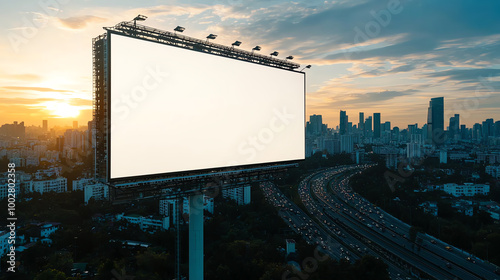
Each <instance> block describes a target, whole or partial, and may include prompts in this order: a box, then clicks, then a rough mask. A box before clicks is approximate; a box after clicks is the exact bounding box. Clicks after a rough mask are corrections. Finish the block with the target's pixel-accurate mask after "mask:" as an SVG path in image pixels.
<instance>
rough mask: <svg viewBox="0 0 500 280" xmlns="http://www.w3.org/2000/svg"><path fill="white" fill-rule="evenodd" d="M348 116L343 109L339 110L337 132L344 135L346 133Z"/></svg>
mask: <svg viewBox="0 0 500 280" xmlns="http://www.w3.org/2000/svg"><path fill="white" fill-rule="evenodd" d="M348 122H349V121H348V116H347V114H346V112H345V111H342V110H340V124H339V134H340V135H344V134H346V133H347V123H348Z"/></svg>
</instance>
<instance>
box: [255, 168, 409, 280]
mask: <svg viewBox="0 0 500 280" xmlns="http://www.w3.org/2000/svg"><path fill="white" fill-rule="evenodd" d="M311 177H312V175H310V176H308V177H307V178H306V179H305V180H304V181H303V182H305V181H309V180H310V179H311ZM260 188H261V189H262V191H263V193H264V194H265V196H266V200H267V201H268V202H269V203H271V204H272V205H273V206H274V207H276V208H277V209H278V214H279V215H280V216H281V217H282V218H283V220H284V221H285V222H286V223H287V224H288V225H289V226H290V228H291V229H292V230H294V231H295V232H296V233H298V234H300V235H302V237H303V238H304V240H306V242H307V243H309V244H311V245H317V246H318V247H317V248H319V250H320V251H321V252H322V253H325V254H327V255H328V256H330V257H331V258H332V259H336V260H340V259H346V260H348V261H355V260H358V259H359V258H360V257H361V256H363V255H365V254H370V255H372V256H375V257H378V258H382V259H384V258H385V256H384V255H383V254H380V253H378V252H377V251H375V250H373V249H372V247H373V246H367V245H366V244H365V243H363V242H361V241H360V240H358V239H357V238H356V237H354V236H352V234H351V233H350V232H349V231H348V230H346V229H344V228H343V227H341V226H337V225H334V224H333V223H332V222H331V221H327V219H328V220H330V219H329V218H328V217H326V216H324V215H323V214H320V213H316V214H318V216H317V217H316V216H314V215H311V214H307V213H305V212H304V211H303V210H302V209H301V208H300V207H298V206H297V205H295V204H294V203H293V202H291V201H290V199H289V198H288V197H286V196H285V195H284V194H283V193H282V192H281V191H280V190H279V189H278V188H277V187H276V186H275V185H274V184H272V183H270V182H262V183H261V184H260ZM310 206H311V205H310ZM311 207H314V206H311ZM308 209H310V208H309V207H308ZM318 217H320V218H321V217H323V218H324V219H323V220H321V219H318ZM320 220H321V221H320ZM388 265H389V272H390V273H391V275H393V276H394V277H392V279H411V278H410V274H409V273H408V272H407V271H406V270H405V269H403V268H401V267H400V266H398V265H393V264H392V263H388Z"/></svg>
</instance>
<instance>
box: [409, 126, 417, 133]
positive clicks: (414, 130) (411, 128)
mask: <svg viewBox="0 0 500 280" xmlns="http://www.w3.org/2000/svg"><path fill="white" fill-rule="evenodd" d="M417 129H418V124H409V125H408V135H412V134H417Z"/></svg>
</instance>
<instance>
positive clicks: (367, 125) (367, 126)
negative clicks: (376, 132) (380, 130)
mask: <svg viewBox="0 0 500 280" xmlns="http://www.w3.org/2000/svg"><path fill="white" fill-rule="evenodd" d="M365 131H366V135H367V136H369V135H370V133H371V132H372V116H369V117H368V118H366V120H365Z"/></svg>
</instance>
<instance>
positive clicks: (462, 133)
mask: <svg viewBox="0 0 500 280" xmlns="http://www.w3.org/2000/svg"><path fill="white" fill-rule="evenodd" d="M460 138H461V139H463V140H467V139H469V136H468V131H467V127H466V126H465V124H461V125H460Z"/></svg>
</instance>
